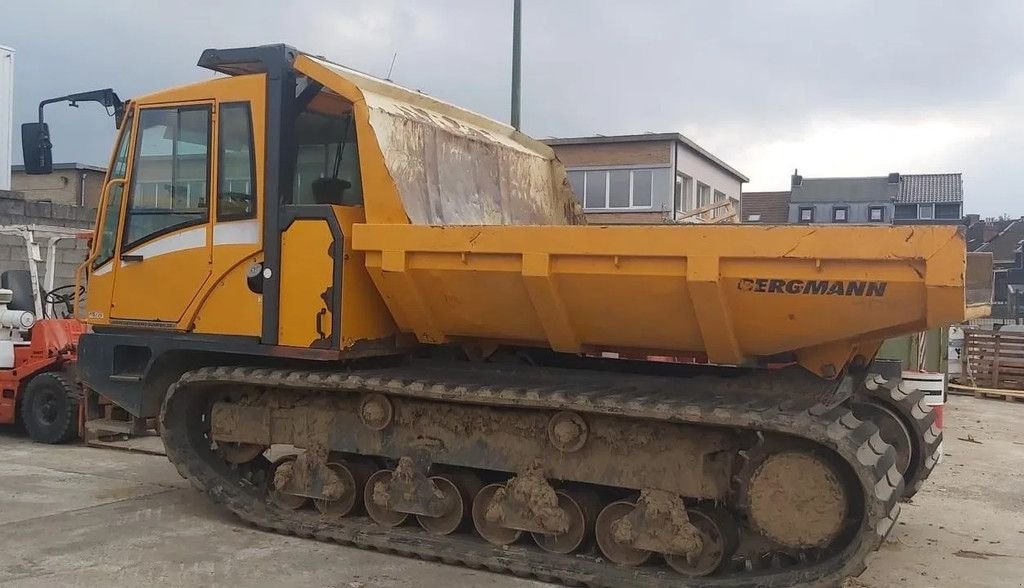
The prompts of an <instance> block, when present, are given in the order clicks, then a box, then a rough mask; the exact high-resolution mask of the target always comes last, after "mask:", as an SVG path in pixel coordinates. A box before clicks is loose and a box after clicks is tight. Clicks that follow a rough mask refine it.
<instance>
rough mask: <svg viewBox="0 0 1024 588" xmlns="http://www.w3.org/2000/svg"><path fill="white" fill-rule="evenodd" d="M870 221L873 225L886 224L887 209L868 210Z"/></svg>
mask: <svg viewBox="0 0 1024 588" xmlns="http://www.w3.org/2000/svg"><path fill="white" fill-rule="evenodd" d="M868 221H870V222H873V223H884V222H885V207H884V206H871V207H869V208H868Z"/></svg>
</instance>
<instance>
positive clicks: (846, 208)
mask: <svg viewBox="0 0 1024 588" xmlns="http://www.w3.org/2000/svg"><path fill="white" fill-rule="evenodd" d="M839 212H843V213H844V214H843V217H844V218H843V219H842V220H839V219H838V218H837V217H836V214H837V213H839ZM832 222H833V223H848V222H850V207H849V206H844V205H841V206H833V207H832Z"/></svg>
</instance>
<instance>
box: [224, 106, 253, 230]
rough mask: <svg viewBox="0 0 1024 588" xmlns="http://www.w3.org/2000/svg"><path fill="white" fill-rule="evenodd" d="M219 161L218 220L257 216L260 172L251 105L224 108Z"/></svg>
mask: <svg viewBox="0 0 1024 588" xmlns="http://www.w3.org/2000/svg"><path fill="white" fill-rule="evenodd" d="M218 118H219V121H220V122H219V123H218V124H219V126H220V135H219V136H220V140H219V141H218V143H217V145H218V152H219V156H218V159H217V167H218V170H219V172H218V176H217V220H219V221H224V220H239V219H245V218H253V217H255V216H256V172H255V162H254V159H253V146H252V145H253V136H252V116H251V115H250V114H249V104H248V103H232V104H224V105H222V106H221V107H220V116H219V117H218Z"/></svg>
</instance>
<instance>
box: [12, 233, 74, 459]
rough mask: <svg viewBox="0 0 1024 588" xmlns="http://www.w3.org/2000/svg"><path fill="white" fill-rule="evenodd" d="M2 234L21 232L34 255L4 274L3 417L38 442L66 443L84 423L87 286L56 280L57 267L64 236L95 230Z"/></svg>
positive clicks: (27, 248)
mask: <svg viewBox="0 0 1024 588" xmlns="http://www.w3.org/2000/svg"><path fill="white" fill-rule="evenodd" d="M0 235H9V236H17V237H21V238H22V240H23V241H24V243H25V251H26V256H27V261H28V268H27V269H16V270H7V271H4V272H2V273H0V424H10V423H18V424H21V425H22V426H24V428H25V430H26V431H27V432H28V435H29V437H31V438H32V440H34V441H37V442H40V443H66V442H68V441H70V440H72V439H75V438H77V437H78V436H79V433H80V429H81V404H82V402H81V399H82V389H81V387H80V385H79V384H78V381H77V378H76V376H75V362H76V359H77V351H78V338H79V336H80V335H81V334H82V333H83V332H84V331H85V328H86V326H85V324H84V323H83V322H81V321H79V320H78V318H76V314H75V311H76V309H77V308H79V307H78V306H77V303H78V302H79V301H80V299H81V298H82V295H83V294H84V293H85V288H84V286H78V285H76V284H67V285H60V286H56V287H55V286H54V267H55V265H56V255H57V244H58V243H60V242H61V241H63V240H66V239H88V238H89V237H90V236H91V231H88V230H82V229H70V228H64V227H49V226H41V225H8V226H0ZM41 247H45V257H44V256H43V255H42V251H41ZM44 261H45V271H44V274H43V276H42V277H40V275H39V269H38V268H39V264H40V263H42V262H44Z"/></svg>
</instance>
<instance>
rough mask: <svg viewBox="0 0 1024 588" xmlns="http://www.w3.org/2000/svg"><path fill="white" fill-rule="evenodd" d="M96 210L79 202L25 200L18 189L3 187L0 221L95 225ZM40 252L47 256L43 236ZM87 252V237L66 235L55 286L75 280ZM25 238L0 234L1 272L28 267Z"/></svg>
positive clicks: (42, 268)
mask: <svg viewBox="0 0 1024 588" xmlns="http://www.w3.org/2000/svg"><path fill="white" fill-rule="evenodd" d="M95 217H96V211H95V210H92V209H87V208H83V207H80V206H71V205H67V204H53V203H50V202H35V201H32V200H25V197H24V195H22V194H21V193H19V192H8V191H5V190H0V225H48V226H58V227H71V228H78V229H90V230H91V229H92V228H93V225H94V223H95ZM40 245H41V247H40V254H41V255H42V257H43V260H44V262H45V260H46V241H45V240H40ZM87 254H88V250H87V244H86V241H85V240H84V239H65V240H64V241H61V242H60V243H59V244H58V246H57V259H56V262H57V263H56V266H55V267H54V270H55V271H54V281H53V283H54V286H62V285H64V284H73V283H74V281H75V269H76V268H77V267H78V264H80V263H82V261H83V260H84V259H85V257H86V255H87ZM26 259H27V253H26V250H25V241H24V239H22V238H21V237H17V236H8V235H0V272H2V271H6V270H9V269H28V264H27V263H26ZM45 271H46V264H45V263H40V264H39V278H40V280H41V279H42V278H43V273H44V272H45Z"/></svg>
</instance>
